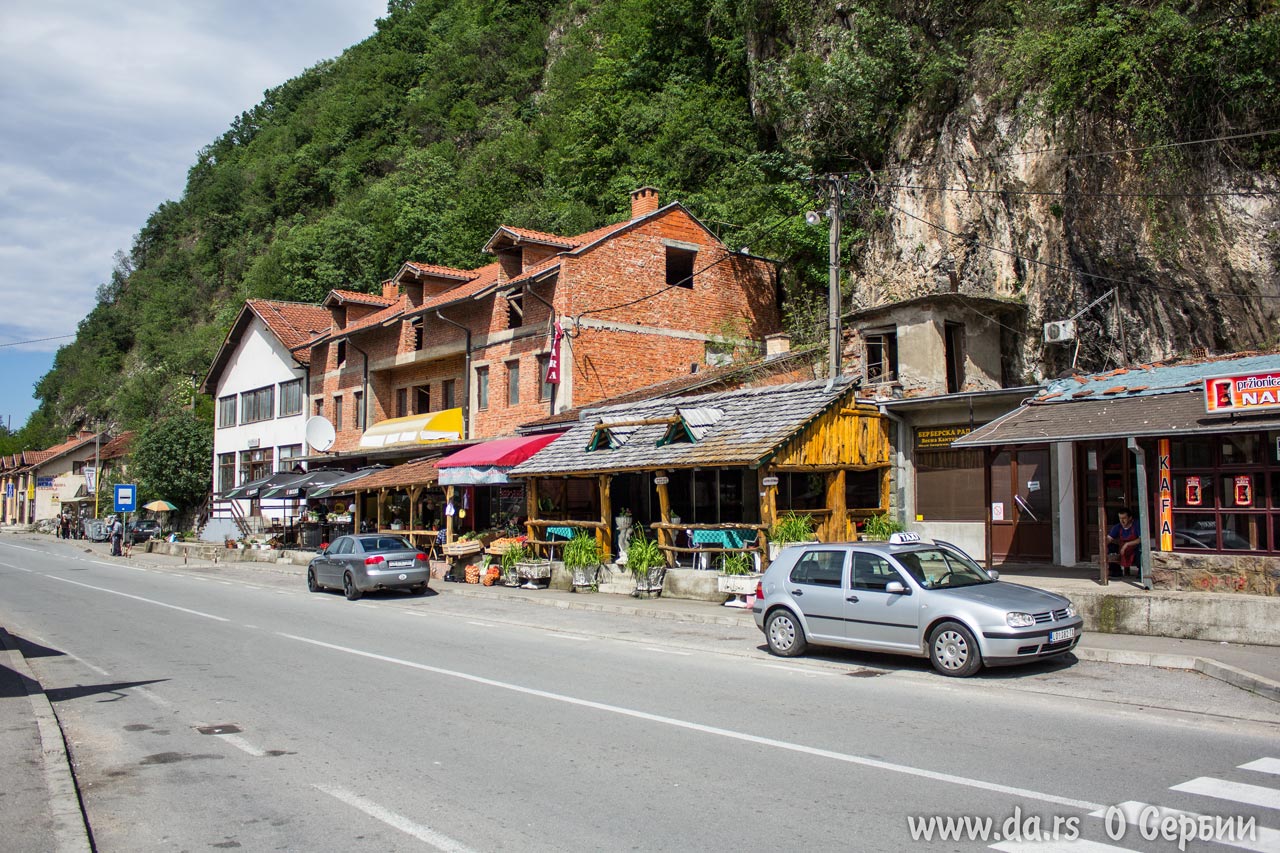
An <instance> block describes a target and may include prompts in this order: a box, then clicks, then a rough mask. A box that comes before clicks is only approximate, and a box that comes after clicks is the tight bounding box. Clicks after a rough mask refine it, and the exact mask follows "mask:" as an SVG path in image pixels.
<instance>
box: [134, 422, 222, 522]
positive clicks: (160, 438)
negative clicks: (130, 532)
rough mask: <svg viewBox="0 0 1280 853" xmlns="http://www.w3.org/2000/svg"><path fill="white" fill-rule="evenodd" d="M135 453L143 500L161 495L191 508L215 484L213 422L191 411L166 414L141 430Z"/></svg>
mask: <svg viewBox="0 0 1280 853" xmlns="http://www.w3.org/2000/svg"><path fill="white" fill-rule="evenodd" d="M132 457H133V458H132V460H131V461H130V465H129V472H130V475H131V476H133V477H134V478H136V480H137V483H138V497H139V501H140V502H141V503H145V502H147V501H150V500H155V499H156V498H159V499H161V500H166V501H169V502H170V503H172V504H175V505H177V506H178V508H179V509H189V508H191V507H194V506H196V505H198V504H199V503H200V502H201V501H203V500H204V498H205V496H206V495H207V494H208V493H209V489H210V487H211V485H212V477H213V475H212V472H211V471H212V469H211V464H212V463H211V460H212V459H213V429H212V425H211V424H209V423H207V422H205V421H202V420H200V419H198V418H196V417H194V416H192V415H191V414H189V413H184V414H180V415H175V416H173V417H170V418H166V419H165V420H162V421H159V422H157V423H156V424H155V425H153V426H150V427H147V428H146V429H143V430H142V431H141V432H139V434H138V437H137V439H136V440H135V441H134V443H133V448H132Z"/></svg>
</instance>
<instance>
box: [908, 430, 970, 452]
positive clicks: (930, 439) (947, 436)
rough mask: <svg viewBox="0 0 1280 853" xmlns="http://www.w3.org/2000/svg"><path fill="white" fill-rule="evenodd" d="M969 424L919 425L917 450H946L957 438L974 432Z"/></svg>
mask: <svg viewBox="0 0 1280 853" xmlns="http://www.w3.org/2000/svg"><path fill="white" fill-rule="evenodd" d="M973 430H974V428H973V427H972V426H970V425H969V424H943V425H942V426H931V427H918V428H917V429H916V450H946V449H947V448H949V447H950V446H951V442H953V441H955V440H956V439H957V438H964V437H965V436H966V435H968V434H969V433H971V432H973Z"/></svg>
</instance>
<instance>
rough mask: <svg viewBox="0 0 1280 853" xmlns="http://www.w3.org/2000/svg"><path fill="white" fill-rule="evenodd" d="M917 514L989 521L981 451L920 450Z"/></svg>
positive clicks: (929, 517) (939, 518) (936, 518)
mask: <svg viewBox="0 0 1280 853" xmlns="http://www.w3.org/2000/svg"><path fill="white" fill-rule="evenodd" d="M915 462H916V513H917V514H918V515H922V516H924V520H925V521H986V519H987V493H986V489H987V475H986V465H985V463H984V461H983V458H982V451H981V450H917V451H916V459H915Z"/></svg>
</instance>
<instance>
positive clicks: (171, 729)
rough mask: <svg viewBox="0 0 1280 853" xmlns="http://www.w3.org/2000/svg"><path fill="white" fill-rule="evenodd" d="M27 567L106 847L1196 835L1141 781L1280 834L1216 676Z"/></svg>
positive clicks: (215, 574) (185, 576)
mask: <svg viewBox="0 0 1280 853" xmlns="http://www.w3.org/2000/svg"><path fill="white" fill-rule="evenodd" d="M0 583H2V584H3V589H4V595H3V598H0V624H2V625H4V626H5V627H6V628H7V629H8V630H9V632H10V633H11V634H13V635H15V636H16V637H18V638H20V640H21V642H22V643H23V644H24V651H25V652H26V655H27V657H28V658H29V662H30V664H31V666H32V668H33V669H34V670H35V672H36V674H37V675H38V677H39V678H40V680H41V682H42V683H43V684H44V686H45V689H46V691H47V692H48V693H49V695H50V698H51V700H52V701H53V704H54V707H55V709H56V711H57V713H58V717H59V719H60V721H61V724H62V726H63V729H64V731H65V732H66V735H67V740H68V742H69V745H70V750H71V753H72V758H73V761H74V765H75V771H76V778H77V782H78V785H79V788H80V791H81V796H82V799H83V803H84V807H85V810H86V814H87V816H88V820H89V823H90V825H91V828H92V833H93V839H94V843H95V846H96V848H97V849H98V850H100V851H125V850H128V851H150V850H194V849H208V848H214V849H241V848H242V849H248V850H272V849H288V850H342V851H347V850H376V851H385V850H432V849H438V850H446V851H469V850H475V851H488V850H567V849H592V850H689V849H705V850H735V851H736V850H765V849H779V848H798V849H812V850H836V849H839V850H898V849H903V848H905V847H912V848H916V847H919V848H920V849H938V850H981V849H996V850H1007V851H1020V850H1023V849H1035V850H1041V851H1052V850H1056V849H1060V848H1057V847H1054V846H1045V845H1039V846H1035V847H1028V846H1027V845H1026V844H1025V843H1024V842H1020V841H1018V840H1016V839H1015V840H1013V841H1010V840H1009V839H1007V838H1006V839H1003V840H1000V841H998V842H997V841H996V839H995V838H994V837H990V836H989V837H987V838H986V839H985V840H974V841H968V840H962V841H957V840H948V841H941V840H939V839H937V838H936V837H935V839H934V840H933V841H932V842H928V841H924V840H918V841H913V840H912V834H911V829H912V827H911V826H910V825H909V818H910V819H914V818H928V817H929V816H935V815H944V816H972V817H974V818H977V819H982V818H991V819H993V821H994V825H993V830H994V831H999V830H1000V828H1001V825H1002V824H1006V823H1007V821H1008V819H1009V818H1011V817H1016V819H1017V823H1018V825H1019V826H1020V827H1023V828H1031V829H1035V828H1037V827H1036V826H1035V825H1034V824H1033V823H1028V821H1029V820H1030V819H1032V818H1038V819H1039V821H1040V823H1039V827H1038V828H1043V829H1046V830H1047V829H1049V828H1052V827H1053V826H1054V822H1055V820H1056V821H1057V824H1058V828H1059V830H1060V833H1061V834H1063V835H1067V836H1070V835H1071V834H1072V830H1073V825H1074V833H1075V834H1078V835H1079V836H1080V837H1081V839H1082V840H1083V841H1087V842H1088V844H1089V845H1098V846H1086V845H1085V844H1082V843H1077V844H1075V845H1073V846H1071V847H1068V848H1061V849H1071V850H1084V851H1090V850H1097V851H1104V850H1109V849H1117V850H1119V849H1123V850H1172V849H1177V844H1176V843H1174V842H1172V841H1166V840H1163V839H1160V838H1156V839H1154V840H1150V841H1149V840H1145V839H1143V838H1142V837H1141V835H1140V833H1139V831H1138V830H1137V829H1136V828H1135V827H1133V826H1132V825H1130V826H1128V828H1127V832H1126V833H1125V834H1124V835H1123V837H1120V838H1114V837H1112V835H1114V834H1115V830H1117V829H1118V825H1119V815H1120V814H1121V813H1127V814H1129V815H1130V816H1131V817H1132V816H1133V815H1134V814H1136V812H1137V811H1138V810H1139V809H1140V808H1141V807H1140V806H1138V805H1133V804H1153V805H1156V806H1159V807H1162V808H1167V809H1173V810H1177V811H1180V812H1186V813H1192V814H1197V815H1223V816H1228V817H1237V816H1238V817H1240V818H1242V819H1245V820H1246V824H1245V826H1246V829H1247V826H1248V823H1247V819H1249V818H1252V819H1254V821H1255V825H1256V827H1257V829H1256V831H1255V832H1254V833H1253V839H1252V840H1249V841H1245V842H1243V847H1241V846H1240V845H1239V844H1237V845H1236V846H1219V845H1204V844H1200V845H1198V846H1194V845H1193V849H1224V850H1226V849H1253V850H1271V851H1280V833H1277V832H1276V831H1275V829H1274V827H1276V826H1280V775H1278V774H1280V738H1278V737H1277V735H1278V734H1280V706H1277V705H1276V703H1273V702H1268V701H1267V700H1264V699H1261V698H1258V697H1255V696H1252V695H1251V694H1247V693H1243V692H1241V691H1237V690H1235V689H1234V688H1231V687H1228V686H1226V685H1223V684H1221V683H1219V682H1215V681H1212V680H1211V679H1207V678H1205V677H1204V676H1200V675H1196V674H1193V673H1185V672H1174V671H1161V670H1153V669H1148V668H1138V667H1132V668H1126V667H1119V666H1112V665H1106V664H1088V663H1083V662H1073V663H1067V664H1062V665H1056V666H1043V665H1042V666H1038V667H1035V668H1025V669H1019V670H1003V671H997V672H994V673H992V674H990V675H984V676H980V677H979V678H977V679H972V680H968V681H965V682H958V681H955V680H951V679H944V678H941V677H939V676H936V675H934V674H933V673H932V672H930V671H929V670H928V669H927V667H926V666H924V665H922V664H919V663H916V662H911V661H898V660H894V659H889V658H877V657H870V658H869V657H867V656H857V655H846V654H839V653H837V654H832V655H819V656H813V657H809V658H804V659H800V660H795V661H791V660H788V661H781V660H778V659H776V658H771V657H770V656H769V655H768V654H767V653H766V652H765V651H763V649H762V644H761V636H760V635H759V633H758V632H752V631H750V630H746V629H740V628H726V627H720V626H698V625H689V624H679V623H666V622H662V621H658V620H648V619H643V618H637V617H628V616H620V615H606V614H593V613H585V612H581V611H576V610H559V609H555V608H544V607H531V606H528V605H521V604H519V603H511V602H503V601H498V600H494V601H489V600H476V599H471V598H463V597H460V596H456V595H450V594H449V593H448V591H447V590H446V591H444V592H441V593H439V594H432V595H427V596H423V597H411V596H404V595H388V596H377V597H370V598H367V599H364V600H362V601H360V602H354V603H353V602H348V601H346V600H345V599H343V598H342V597H341V596H340V595H334V594H309V593H307V592H306V590H305V588H303V586H302V584H301V583H300V581H298V580H296V579H290V578H283V577H280V576H271V575H269V574H267V573H262V572H257V573H255V572H254V571H253V570H252V569H251V568H237V567H226V568H224V569H219V570H218V571H207V570H197V569H182V568H180V567H175V568H166V569H158V568H152V569H146V568H142V567H139V566H137V565H125V564H123V562H122V561H111V560H104V559H102V558H100V557H97V556H95V555H92V554H88V553H85V551H84V550H83V549H82V548H78V547H77V544H76V543H74V542H73V543H66V542H59V541H56V540H54V541H50V540H42V539H39V538H36V537H26V538H19V537H11V536H6V537H5V538H4V540H2V541H0ZM1124 804H1127V805H1124ZM1122 805H1123V808H1121V809H1120V810H1118V811H1116V810H1113V811H1112V814H1111V821H1112V824H1111V829H1112V834H1108V831H1107V829H1108V827H1107V824H1106V823H1104V815H1105V812H1106V810H1107V809H1108V808H1109V807H1112V806H1117V807H1118V806H1122ZM1095 813H1096V816H1092V815H1094V814H1095ZM1009 826H1011V824H1009ZM1006 828H1007V827H1006ZM917 829H918V827H917Z"/></svg>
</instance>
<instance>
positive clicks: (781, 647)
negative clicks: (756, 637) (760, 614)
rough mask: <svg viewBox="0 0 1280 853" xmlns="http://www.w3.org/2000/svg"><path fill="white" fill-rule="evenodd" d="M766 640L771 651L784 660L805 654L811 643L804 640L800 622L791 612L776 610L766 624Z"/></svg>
mask: <svg viewBox="0 0 1280 853" xmlns="http://www.w3.org/2000/svg"><path fill="white" fill-rule="evenodd" d="M764 636H765V640H766V641H767V642H768V643H769V651H771V652H773V653H774V654H775V655H778V656H779V657H784V658H793V657H795V656H796V655H802V654H804V650H805V649H806V648H808V646H809V643H808V641H806V640H805V638H804V628H802V627H800V620H799V619H797V618H796V615H795V614H794V613H792V612H791V611H790V610H775V611H774V612H773V613H770V614H769V618H768V620H766V621H765V623H764Z"/></svg>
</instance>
